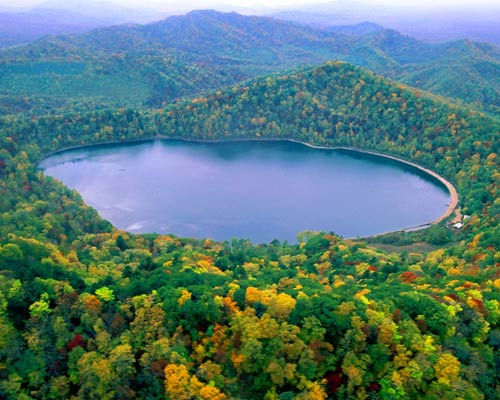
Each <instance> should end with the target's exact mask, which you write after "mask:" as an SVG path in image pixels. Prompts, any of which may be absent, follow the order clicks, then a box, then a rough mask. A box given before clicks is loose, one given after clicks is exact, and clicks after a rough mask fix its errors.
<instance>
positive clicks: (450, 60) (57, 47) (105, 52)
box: [0, 11, 500, 115]
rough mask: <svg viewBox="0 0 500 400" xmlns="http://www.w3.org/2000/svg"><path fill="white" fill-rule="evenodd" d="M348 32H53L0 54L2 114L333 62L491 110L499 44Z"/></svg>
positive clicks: (211, 26)
mask: <svg viewBox="0 0 500 400" xmlns="http://www.w3.org/2000/svg"><path fill="white" fill-rule="evenodd" d="M348 33H349V31H348V30H347V31H346V30H343V31H342V30H341V31H339V30H332V29H326V28H325V29H320V28H312V27H308V26H304V25H300V24H296V23H293V22H286V21H280V20H276V19H271V18H264V17H248V16H242V15H239V14H236V13H228V14H225V13H220V12H215V11H195V12H191V13H189V14H187V15H185V16H178V17H170V18H167V19H165V20H164V21H160V22H157V23H152V24H148V25H122V26H116V27H110V28H102V29H96V30H94V31H92V32H90V33H86V34H82V35H66V36H51V37H47V38H44V39H41V40H38V41H36V42H34V43H31V44H29V45H27V46H19V47H16V48H12V49H6V50H2V51H0V76H2V80H0V95H1V96H0V113H1V114H3V115H5V114H7V113H15V112H28V111H29V112H31V113H34V114H43V113H46V112H48V111H50V110H49V109H48V108H50V109H54V108H67V107H68V106H71V107H73V108H74V109H77V110H89V109H90V110H91V109H95V108H103V107H104V108H105V107H132V106H143V105H146V106H159V105H161V104H167V103H169V102H171V101H172V100H174V99H178V98H181V97H189V96H195V95H196V94H199V93H201V92H203V91H206V90H210V89H219V88H221V87H226V86H229V85H233V84H235V83H238V82H241V81H243V80H245V79H248V78H253V77H256V76H262V75H266V74H269V73H270V72H278V71H284V70H289V69H291V68H295V67H298V66H304V65H316V64H319V63H323V62H325V61H327V60H334V59H338V60H345V61H348V62H351V63H354V64H356V65H360V66H363V67H366V68H369V69H371V70H373V71H375V72H377V73H380V74H383V75H385V76H387V77H390V78H392V79H396V80H399V81H402V82H405V83H407V84H410V85H414V86H417V87H420V88H422V89H425V90H432V91H434V92H436V93H438V94H441V95H444V96H447V97H452V98H458V99H460V100H461V101H463V102H465V103H470V104H471V105H473V106H474V107H475V108H477V109H481V110H486V111H488V112H492V113H498V112H499V110H498V104H499V103H500V81H499V76H500V75H499V74H498V71H499V68H500V67H499V65H500V50H499V49H498V48H496V47H494V46H491V45H487V44H478V43H473V42H469V41H457V42H450V43H444V44H428V43H424V42H421V41H418V40H415V39H412V38H410V37H408V36H404V35H401V34H399V33H397V32H395V31H392V30H387V29H375V30H370V29H368V30H367V31H366V33H363V34H348ZM48 106H50V107H48Z"/></svg>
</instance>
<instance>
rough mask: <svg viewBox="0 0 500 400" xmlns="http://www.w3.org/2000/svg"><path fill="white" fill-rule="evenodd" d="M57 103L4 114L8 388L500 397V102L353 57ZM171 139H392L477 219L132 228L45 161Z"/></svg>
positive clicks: (3, 323)
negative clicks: (452, 94)
mask: <svg viewBox="0 0 500 400" xmlns="http://www.w3.org/2000/svg"><path fill="white" fill-rule="evenodd" d="M40 104H41V105H43V104H44V103H43V101H41V103H40ZM47 107H48V108H47V110H46V111H47V112H41V111H40V110H39V112H36V113H31V114H30V113H29V112H28V113H24V112H20V113H5V114H4V115H3V116H2V117H0V143H1V146H0V176H1V180H0V191H1V194H2V195H1V196H0V332H1V334H0V378H1V379H0V398H5V399H69V398H73V399H136V398H141V399H150V398H151V399H155V398H159V399H160V398H161V399H165V398H166V399H172V400H174V399H176V400H177V399H203V400H209V399H210V400H216V399H217V400H222V399H267V400H286V399H314V400H317V399H421V398H424V399H450V400H451V399H471V400H476V399H485V400H486V399H498V398H500V251H499V244H500V243H499V242H500V228H499V227H500V225H499V215H500V196H499V194H500V193H499V191H500V186H499V180H500V173H499V159H498V154H499V145H500V140H499V139H500V122H499V120H498V117H497V116H495V114H494V113H491V112H490V113H488V112H485V111H482V110H480V108H481V107H479V108H478V107H470V106H467V105H465V104H464V102H457V101H452V100H450V99H447V98H442V97H439V96H437V95H435V94H431V93H428V92H425V91H423V90H421V89H415V88H412V87H409V86H406V85H405V84H402V83H398V82H394V81H391V80H388V79H387V78H386V77H382V76H380V75H377V74H375V73H373V72H370V71H368V70H366V69H363V68H361V67H357V66H354V65H352V64H349V63H346V62H341V61H329V62H326V63H324V64H321V65H318V66H314V67H303V68H301V69H298V70H293V71H289V72H285V73H277V72H276V73H274V74H272V75H268V76H264V77H253V78H252V79H251V80H246V81H243V82H240V83H238V84H236V85H233V86H228V85H221V86H220V87H219V88H213V90H212V89H210V88H208V87H207V88H206V90H202V91H200V92H198V93H197V94H196V95H193V96H191V97H186V96H180V97H179V98H177V99H174V100H172V101H169V102H165V103H163V102H162V103H161V104H159V105H157V106H155V107H153V106H150V107H145V106H141V107H138V106H132V105H130V104H127V103H126V102H125V104H124V105H123V106H121V107H114V106H111V105H110V104H108V105H106V106H103V107H86V106H82V107H80V105H78V104H74V105H71V106H64V107H61V108H57V107H55V108H51V106H47ZM156 137H162V138H176V139H179V138H181V139H190V140H235V139H241V138H244V139H259V140H265V139H295V140H301V141H304V142H307V143H311V144H316V145H345V146H352V147H356V148H363V149H371V150H376V151H380V152H383V153H387V154H392V155H395V156H398V157H401V158H403V159H408V160H411V161H413V162H416V163H418V164H420V165H422V166H425V167H428V168H431V169H432V170H434V171H436V172H438V173H439V174H441V175H442V176H443V177H445V178H446V179H448V180H450V181H451V182H453V183H454V185H455V186H456V188H457V190H458V193H459V212H460V213H461V214H462V215H468V216H469V218H467V219H466V220H464V227H463V229H461V230H453V229H448V228H446V227H445V226H444V225H436V226H433V227H431V228H429V229H427V230H424V231H419V232H410V233H403V232H397V233H394V234H391V235H387V236H383V237H379V238H366V239H358V240H345V239H343V238H341V237H339V236H338V235H336V234H335V233H333V232H319V233H318V232H308V231H304V232H301V233H300V234H299V235H298V237H297V242H296V243H286V242H284V243H281V242H280V241H279V240H273V241H272V242H270V243H268V244H259V245H257V244H254V243H251V242H249V241H246V240H242V239H238V238H234V239H232V240H230V241H225V242H215V241H213V240H210V239H204V240H195V239H190V238H180V237H176V236H174V235H169V234H166V235H159V234H154V233H150V234H141V235H133V234H130V233H128V232H124V231H120V230H118V229H116V228H114V227H113V226H111V224H110V223H108V222H107V221H105V220H103V219H102V218H101V217H100V216H99V215H98V214H97V212H96V211H95V210H94V209H92V208H91V207H89V206H88V205H86V204H85V203H84V202H83V200H82V198H81V197H80V195H79V194H78V193H76V192H74V191H72V190H70V189H68V188H67V187H65V186H64V185H63V184H62V183H61V182H59V181H56V180H54V179H52V178H50V177H47V176H45V175H43V173H42V172H41V171H40V170H39V169H38V168H37V163H38V162H39V161H40V160H41V159H42V158H43V157H44V156H45V155H47V154H49V153H51V152H55V151H59V150H62V149H65V148H68V147H72V146H81V145H94V144H99V143H107V142H123V141H128V140H138V139H150V138H156ZM422 246H423V247H422ZM421 249H422V250H421Z"/></svg>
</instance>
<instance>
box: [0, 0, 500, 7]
mask: <svg viewBox="0 0 500 400" xmlns="http://www.w3.org/2000/svg"><path fill="white" fill-rule="evenodd" d="M43 1H44V0H0V6H2V7H16V6H17V7H25V6H32V5H34V4H37V3H42V2H43ZM74 1H75V2H77V3H79V4H85V3H86V2H85V1H84V0H68V1H67V3H72V2H74ZM93 1H94V0H91V1H90V2H93ZM97 1H98V0H97ZM103 1H107V2H113V3H116V4H120V5H122V6H134V7H135V6H140V7H145V8H175V7H176V6H178V7H180V8H193V9H196V8H204V7H207V6H211V5H212V6H215V5H217V4H227V5H234V6H239V7H254V6H258V7H262V6H267V7H283V6H290V5H296V4H302V5H303V4H315V3H316V4H317V3H324V2H329V1H332V0H309V1H308V0H201V1H200V0H197V1H195V0H184V1H182V2H179V0H103ZM358 1H360V2H363V3H367V4H380V5H385V6H394V5H395V6H399V7H401V6H419V7H422V6H424V7H426V8H427V7H429V8H432V7H436V8H437V7H439V6H450V7H457V6H459V5H462V6H464V5H465V6H467V5H468V6H470V7H476V6H478V5H491V6H493V5H497V6H498V5H499V3H500V0H358ZM60 2H61V3H64V1H63V0H60Z"/></svg>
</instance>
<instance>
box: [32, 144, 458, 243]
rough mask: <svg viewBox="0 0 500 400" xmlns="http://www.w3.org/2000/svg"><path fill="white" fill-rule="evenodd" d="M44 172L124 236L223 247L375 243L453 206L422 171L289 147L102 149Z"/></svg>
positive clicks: (76, 154)
mask: <svg viewBox="0 0 500 400" xmlns="http://www.w3.org/2000/svg"><path fill="white" fill-rule="evenodd" d="M39 167H40V168H41V169H42V170H44V172H45V174H47V175H49V176H52V177H54V178H57V179H59V180H61V181H62V182H64V183H65V184H66V185H67V186H68V187H70V188H73V189H75V190H77V191H78V192H79V193H80V194H81V196H82V197H83V199H84V200H85V202H86V203H87V204H89V205H91V206H93V207H95V208H96V209H97V211H98V212H99V214H100V215H101V216H102V217H103V218H105V219H107V220H109V221H110V222H111V223H112V224H114V225H115V226H116V227H118V228H120V229H124V230H127V231H130V232H134V233H145V232H149V233H153V232H156V233H171V234H175V235H177V236H182V237H195V238H212V239H215V240H220V241H222V240H229V239H231V238H243V239H250V240H251V241H253V242H256V243H261V242H270V241H271V240H273V239H279V240H281V241H284V240H288V241H289V242H295V240H296V237H297V234H298V233H299V232H302V231H304V230H312V231H326V232H334V233H336V234H339V235H341V236H344V237H358V236H359V237H362V236H369V235H374V234H379V233H384V232H389V231H396V230H401V229H405V228H410V227H415V226H419V225H421V224H426V223H429V222H432V221H434V220H435V219H437V218H438V217H439V216H440V215H442V214H443V213H444V212H445V211H446V209H447V208H448V204H449V202H450V194H449V192H448V190H447V189H446V188H445V186H444V185H443V184H442V183H441V182H439V181H438V180H437V179H436V178H434V177H432V176H430V175H428V174H426V173H424V172H423V171H420V170H418V169H417V168H415V167H412V166H409V165H407V164H404V163H401V162H398V161H395V160H391V159H387V158H384V157H381V156H375V155H371V154H366V153H360V152H356V151H347V150H334V149H318V148H311V147H308V146H305V145H303V144H300V143H295V142H289V141H232V142H214V143H207V142H190V141H177V140H154V141H146V142H139V143H126V144H112V145H99V146H90V147H82V148H77V149H72V150H66V151H63V152H60V153H57V154H54V155H51V156H49V157H47V158H45V159H44V160H42V162H41V163H40V164H39Z"/></svg>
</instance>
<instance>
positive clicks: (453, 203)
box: [38, 135, 459, 239]
mask: <svg viewBox="0 0 500 400" xmlns="http://www.w3.org/2000/svg"><path fill="white" fill-rule="evenodd" d="M155 140H166V141H168V140H179V141H185V142H195V143H196V142H198V143H225V142H245V141H286V142H292V143H296V144H300V145H303V146H306V147H309V148H313V149H320V150H342V151H347V152H353V153H360V154H368V155H372V156H375V157H380V158H385V159H388V160H392V161H395V162H397V163H401V164H404V165H407V166H410V167H411V168H414V169H416V170H418V171H419V172H422V173H423V174H424V175H428V176H430V177H432V178H433V179H435V180H436V181H437V182H439V183H440V184H441V185H442V186H443V187H444V188H446V190H447V191H448V194H449V196H450V202H449V205H448V208H447V209H446V211H445V212H444V213H443V214H442V215H441V216H439V217H438V218H436V219H435V220H433V221H430V222H427V223H423V224H420V225H418V226H412V227H407V228H401V229H398V230H395V231H389V232H383V233H379V234H375V235H369V236H366V237H355V238H346V239H361V238H369V237H377V236H383V235H387V234H390V233H397V232H411V231H417V230H422V229H427V228H429V227H431V226H433V225H436V224H438V223H440V222H442V221H444V220H446V219H447V218H449V217H450V216H451V215H452V214H453V212H454V211H455V209H456V208H457V206H458V200H459V197H458V192H457V190H456V189H455V187H454V186H453V184H452V183H451V182H450V181H448V180H447V179H445V178H444V177H442V176H441V175H439V174H438V173H437V172H435V171H433V170H431V169H429V168H425V167H423V166H421V165H419V164H417V163H415V162H412V161H408V160H405V159H402V158H399V157H397V156H394V155H392V154H387V153H383V152H379V151H376V150H371V149H362V148H358V147H350V146H328V145H314V144H311V143H307V142H303V141H301V140H297V139H290V138H256V137H251V138H231V139H227V140H224V139H222V140H221V139H214V140H212V139H195V138H186V137H178V136H163V135H156V136H153V137H148V138H137V139H127V140H121V141H120V140H119V141H107V142H101V143H92V144H81V145H76V146H68V147H65V148H62V149H60V150H57V151H54V152H50V153H47V154H44V155H43V157H41V158H40V160H39V161H38V163H40V162H42V161H43V160H44V159H46V158H48V157H50V156H53V155H56V154H58V153H62V152H65V151H71V150H78V149H83V148H87V147H95V146H112V145H117V144H136V143H137V144H139V143H144V142H151V141H155Z"/></svg>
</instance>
